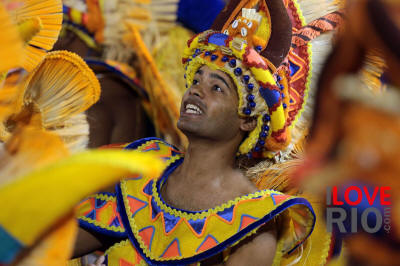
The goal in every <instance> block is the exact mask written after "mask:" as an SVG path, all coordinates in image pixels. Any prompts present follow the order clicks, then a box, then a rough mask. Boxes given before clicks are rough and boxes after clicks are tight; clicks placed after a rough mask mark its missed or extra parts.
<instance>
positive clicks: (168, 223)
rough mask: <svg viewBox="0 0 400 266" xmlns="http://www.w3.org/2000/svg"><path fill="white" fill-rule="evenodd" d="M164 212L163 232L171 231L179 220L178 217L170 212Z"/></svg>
mask: <svg viewBox="0 0 400 266" xmlns="http://www.w3.org/2000/svg"><path fill="white" fill-rule="evenodd" d="M163 213H164V228H165V232H166V233H169V232H171V231H172V229H174V228H175V226H176V225H177V224H178V222H179V221H180V219H181V218H180V217H176V216H173V215H171V214H168V213H165V212H163Z"/></svg>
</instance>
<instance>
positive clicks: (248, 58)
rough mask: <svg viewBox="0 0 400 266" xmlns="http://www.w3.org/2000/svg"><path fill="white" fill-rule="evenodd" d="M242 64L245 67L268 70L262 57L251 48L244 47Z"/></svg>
mask: <svg viewBox="0 0 400 266" xmlns="http://www.w3.org/2000/svg"><path fill="white" fill-rule="evenodd" d="M243 64H244V65H246V66H247V67H256V68H262V69H264V70H268V65H267V63H265V61H264V59H263V57H262V56H261V55H260V54H259V53H257V52H256V51H255V50H254V49H253V48H251V47H246V51H245V53H244V55H243Z"/></svg>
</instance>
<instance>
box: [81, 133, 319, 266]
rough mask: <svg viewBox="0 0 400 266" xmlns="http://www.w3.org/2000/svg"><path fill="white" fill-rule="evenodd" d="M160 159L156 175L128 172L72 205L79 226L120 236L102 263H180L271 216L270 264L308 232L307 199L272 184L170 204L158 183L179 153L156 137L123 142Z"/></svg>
mask: <svg viewBox="0 0 400 266" xmlns="http://www.w3.org/2000/svg"><path fill="white" fill-rule="evenodd" d="M124 148H125V149H135V150H138V151H140V152H143V153H150V154H155V155H157V156H159V157H160V158H162V159H163V160H165V161H166V163H167V165H168V166H167V168H166V169H165V170H164V173H163V174H162V175H161V176H160V177H159V178H151V177H147V176H144V175H143V176H131V177H128V178H127V179H125V180H123V181H121V182H120V184H118V185H117V187H116V188H117V189H116V190H117V191H116V193H115V194H110V193H99V194H96V195H94V196H91V197H89V198H87V199H86V200H84V201H83V202H82V203H81V204H80V205H79V207H78V217H79V222H80V226H81V227H83V228H84V229H86V230H88V231H90V232H92V233H94V234H101V235H106V236H109V237H114V238H117V239H121V241H120V242H119V243H117V244H116V245H114V246H112V247H111V248H110V249H109V250H108V251H107V252H106V263H108V265H122V264H121V263H122V262H126V263H131V264H133V265H136V264H149V265H160V264H162V265H166V264H168V265H182V264H185V265H186V264H192V263H197V262H200V261H202V260H204V259H206V258H209V257H211V256H214V255H216V254H219V253H221V252H224V251H225V250H228V249H229V248H230V247H232V246H234V245H235V244H237V243H239V242H240V241H242V240H243V239H244V238H246V237H247V236H249V235H251V234H253V233H256V231H257V230H258V229H259V228H260V227H261V226H263V225H264V224H266V223H267V222H269V221H271V220H272V219H274V218H276V217H278V216H279V217H281V218H280V219H281V220H280V221H281V222H280V223H279V224H278V232H279V236H278V248H277V254H276V258H275V264H279V263H280V258H281V256H282V255H285V254H287V253H290V252H291V251H293V250H294V249H295V248H296V247H297V246H299V245H300V244H301V243H302V242H303V241H304V240H305V239H306V238H307V237H308V236H309V235H310V233H311V232H312V230H313V227H314V223H315V215H314V212H313V209H312V207H311V205H310V203H309V202H308V201H307V200H305V199H303V198H299V197H294V196H289V195H285V194H282V193H280V192H278V191H274V190H268V189H266V190H260V191H257V192H255V193H251V194H248V195H245V196H241V197H238V198H236V199H233V200H231V201H229V202H227V203H224V204H222V205H220V206H217V207H215V208H212V209H208V210H203V211H187V210H182V209H177V208H174V207H173V206H170V205H168V204H167V203H165V201H164V200H163V199H162V197H161V194H160V189H161V187H162V186H163V184H164V183H165V182H166V180H167V179H168V176H169V175H170V173H172V172H173V171H174V170H175V169H176V168H177V167H178V166H179V165H180V164H181V163H182V161H183V154H182V153H181V152H179V151H178V150H177V149H176V148H174V147H173V146H171V145H169V144H167V143H165V142H164V141H162V140H160V139H157V138H146V139H143V140H139V141H136V142H133V143H131V144H128V145H125V147H124Z"/></svg>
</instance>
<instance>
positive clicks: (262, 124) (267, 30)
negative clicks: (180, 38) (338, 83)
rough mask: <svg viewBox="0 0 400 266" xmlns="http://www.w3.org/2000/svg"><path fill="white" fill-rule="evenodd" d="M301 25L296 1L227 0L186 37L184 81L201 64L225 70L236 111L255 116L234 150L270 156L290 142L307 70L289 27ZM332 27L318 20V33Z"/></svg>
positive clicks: (304, 51)
mask: <svg viewBox="0 0 400 266" xmlns="http://www.w3.org/2000/svg"><path fill="white" fill-rule="evenodd" d="M303 26H306V23H305V21H304V18H303V16H302V14H301V11H300V9H299V8H298V5H297V3H296V2H295V1H284V2H282V1H270V2H269V3H268V5H267V4H266V1H254V0H242V1H231V2H230V4H229V5H228V7H227V8H226V9H225V11H223V12H222V13H221V15H220V16H219V17H217V19H216V21H215V23H214V26H213V30H208V31H205V32H203V33H200V34H198V35H197V36H195V37H194V38H192V39H191V40H189V42H188V47H187V49H186V50H185V52H184V55H183V64H184V66H185V68H186V81H187V86H188V87H190V86H191V85H192V82H193V77H194V75H195V73H196V71H197V69H198V68H200V67H201V66H202V65H207V66H209V67H211V68H212V69H218V70H221V71H224V72H225V73H227V74H228V75H229V76H230V77H231V78H232V80H233V81H234V83H235V85H236V87H237V91H238V95H239V108H238V113H239V115H240V116H242V117H253V118H254V119H257V126H256V128H255V129H254V130H253V131H251V132H250V133H249V135H248V137H247V138H246V139H245V140H244V141H243V142H242V144H241V145H240V147H239V150H238V155H248V156H249V157H268V158H271V157H273V156H274V155H275V154H276V152H279V151H281V150H284V149H285V148H286V147H287V146H288V145H289V144H290V142H291V134H290V127H291V126H293V125H294V122H295V121H296V119H297V118H298V116H299V114H300V113H301V110H302V109H303V107H304V105H305V100H306V98H307V90H308V86H309V82H310V80H309V79H310V74H311V67H310V65H311V51H310V50H309V48H310V46H309V43H308V42H304V43H303V44H301V45H298V46H296V45H294V44H292V43H291V39H292V29H294V31H300V30H301V28H302V27H303ZM332 28H334V26H332V25H331V27H330V28H329V27H328V26H327V25H323V27H322V28H321V29H320V31H319V32H318V33H320V32H324V31H326V30H330V29H332ZM316 35H317V34H316ZM306 37H307V36H306ZM311 39H312V38H309V39H308V40H311ZM282 62H283V63H282Z"/></svg>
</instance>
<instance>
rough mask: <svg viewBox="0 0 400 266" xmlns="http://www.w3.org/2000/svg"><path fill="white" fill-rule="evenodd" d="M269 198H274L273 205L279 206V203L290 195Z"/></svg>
mask: <svg viewBox="0 0 400 266" xmlns="http://www.w3.org/2000/svg"><path fill="white" fill-rule="evenodd" d="M271 197H273V198H274V200H275V204H276V205H279V203H281V202H282V201H284V200H286V199H287V198H289V197H290V195H276V194H275V195H271Z"/></svg>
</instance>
